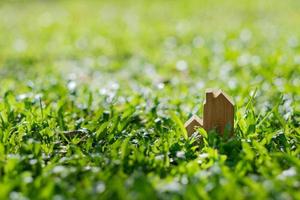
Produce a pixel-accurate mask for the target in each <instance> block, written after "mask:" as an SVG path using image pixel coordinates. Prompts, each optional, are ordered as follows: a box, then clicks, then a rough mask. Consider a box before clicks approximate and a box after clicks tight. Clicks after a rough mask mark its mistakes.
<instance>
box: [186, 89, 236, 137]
mask: <svg viewBox="0 0 300 200" xmlns="http://www.w3.org/2000/svg"><path fill="white" fill-rule="evenodd" d="M233 126H234V103H233V101H232V100H231V98H230V97H229V96H228V95H227V94H225V93H224V92H222V91H221V90H218V89H208V90H206V100H205V102H204V109H203V120H202V119H201V118H199V117H197V116H192V117H191V118H190V119H189V120H188V121H187V122H186V123H185V128H186V130H187V132H188V134H189V135H191V134H192V133H194V132H195V129H196V128H197V127H202V128H204V129H205V130H206V131H207V132H209V131H211V130H213V129H215V130H216V131H217V132H218V133H219V134H221V135H223V134H224V133H229V134H233Z"/></svg>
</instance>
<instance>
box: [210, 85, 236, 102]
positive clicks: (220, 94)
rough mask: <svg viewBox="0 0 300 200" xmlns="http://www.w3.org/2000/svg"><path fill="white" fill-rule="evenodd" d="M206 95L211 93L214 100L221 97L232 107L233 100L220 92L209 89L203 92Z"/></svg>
mask: <svg viewBox="0 0 300 200" xmlns="http://www.w3.org/2000/svg"><path fill="white" fill-rule="evenodd" d="M205 92H206V93H212V94H213V96H214V98H218V97H219V96H223V97H224V98H225V99H226V100H227V101H228V102H229V103H230V104H231V105H234V102H233V100H232V99H231V98H230V97H229V96H228V95H227V94H226V93H225V92H223V91H222V90H220V89H213V88H209V89H207V90H206V91H205Z"/></svg>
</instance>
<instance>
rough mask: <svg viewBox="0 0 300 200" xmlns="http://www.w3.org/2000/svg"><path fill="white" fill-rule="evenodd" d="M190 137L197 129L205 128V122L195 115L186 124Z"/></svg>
mask: <svg viewBox="0 0 300 200" xmlns="http://www.w3.org/2000/svg"><path fill="white" fill-rule="evenodd" d="M184 126H185V128H186V130H187V132H188V134H189V135H191V134H193V133H194V132H195V131H196V129H197V128H199V127H201V128H203V121H202V119H201V118H199V117H198V116H196V115H193V116H192V117H191V118H190V119H189V120H188V121H187V122H185V124H184Z"/></svg>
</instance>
